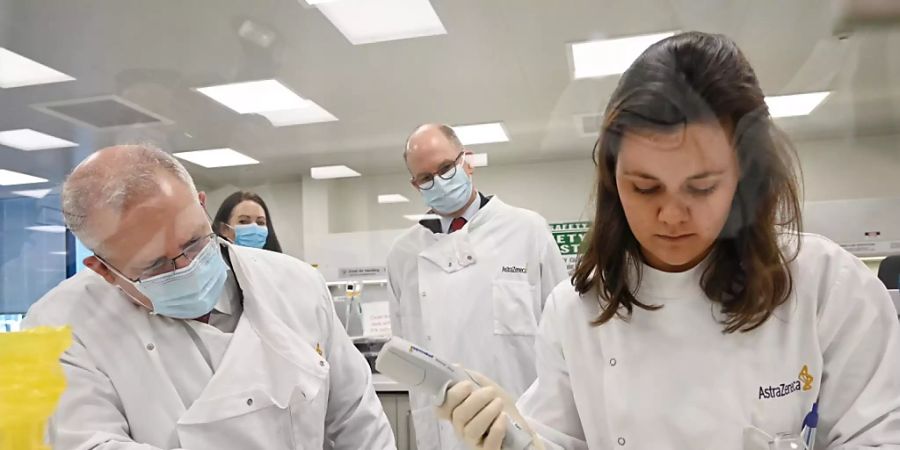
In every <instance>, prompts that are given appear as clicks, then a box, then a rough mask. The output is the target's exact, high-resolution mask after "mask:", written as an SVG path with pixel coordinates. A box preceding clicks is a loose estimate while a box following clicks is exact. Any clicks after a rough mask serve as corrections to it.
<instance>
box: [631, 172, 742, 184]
mask: <svg viewBox="0 0 900 450" xmlns="http://www.w3.org/2000/svg"><path fill="white" fill-rule="evenodd" d="M724 173H725V171H724V170H708V171H706V172H701V173H698V174H696V175H691V176H690V177H688V180H700V179H703V178H709V177H714V176H718V175H722V174H724ZM623 175H626V176H630V177H637V178H644V179H646V180H653V181H659V178H656V177H654V176H653V175H650V174H648V173H644V172H641V171H628V172H625V173H623Z"/></svg>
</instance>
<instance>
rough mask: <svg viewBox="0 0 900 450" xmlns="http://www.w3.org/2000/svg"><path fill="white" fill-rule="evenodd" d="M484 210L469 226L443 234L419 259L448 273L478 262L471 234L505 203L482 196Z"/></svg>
mask: <svg viewBox="0 0 900 450" xmlns="http://www.w3.org/2000/svg"><path fill="white" fill-rule="evenodd" d="M482 205H483V206H482V208H481V209H480V210H479V213H478V214H476V215H475V217H473V218H472V221H471V222H469V223H468V225H467V226H465V227H463V228H462V229H460V230H459V231H457V232H455V233H452V234H441V235H440V238H439V239H435V242H434V243H433V244H431V245H430V246H428V247H426V248H425V249H424V250H423V251H422V252H421V253H419V257H420V258H423V259H425V260H426V261H430V262H431V263H433V264H434V265H436V266H437V267H439V268H440V269H441V270H443V271H444V272H446V273H453V272H456V271H459V270H462V269H465V268H466V267H469V266H471V265H473V264H475V263H477V262H478V256H477V254H476V252H475V247H474V245H473V244H472V239H471V233H472V232H473V231H475V230H477V229H478V228H479V227H480V226H481V225H482V224H483V223H485V222H486V221H489V220H491V217H493V216H494V215H496V214H497V212H498V210H500V209H502V208H503V207H504V206H505V203H503V202H502V201H500V199H498V198H494V197H484V196H482Z"/></svg>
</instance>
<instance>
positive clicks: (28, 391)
mask: <svg viewBox="0 0 900 450" xmlns="http://www.w3.org/2000/svg"><path fill="white" fill-rule="evenodd" d="M71 344H72V332H71V330H70V329H69V328H67V327H62V328H49V327H40V328H35V329H32V330H27V331H20V332H14V333H0V450H50V447H48V446H46V445H45V444H44V437H45V434H46V431H47V419H49V418H50V415H51V414H53V411H54V410H55V409H56V404H57V402H59V397H60V396H61V395H62V393H63V390H65V387H66V379H65V375H64V374H63V369H62V366H61V365H60V363H59V358H60V356H61V355H62V353H63V352H64V351H65V350H66V349H67V348H69V345H71Z"/></svg>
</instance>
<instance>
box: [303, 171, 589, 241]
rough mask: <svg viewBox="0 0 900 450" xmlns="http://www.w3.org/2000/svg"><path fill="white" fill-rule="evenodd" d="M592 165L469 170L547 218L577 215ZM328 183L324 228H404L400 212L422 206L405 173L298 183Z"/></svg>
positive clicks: (489, 190)
mask: <svg viewBox="0 0 900 450" xmlns="http://www.w3.org/2000/svg"><path fill="white" fill-rule="evenodd" d="M593 177H594V167H593V164H592V163H591V162H590V160H587V161H557V162H546V163H540V164H522V165H513V166H502V167H491V166H488V167H479V168H476V169H475V175H474V182H475V186H476V188H477V189H478V190H480V191H481V192H484V193H485V194H489V195H496V196H498V198H501V199H502V200H503V201H504V202H506V203H509V204H511V205H514V206H519V207H522V208H527V209H531V210H534V211H537V212H538V213H539V214H541V215H543V216H544V217H545V218H546V219H547V220H548V221H550V222H554V221H571V220H579V219H581V218H584V217H588V216H587V215H586V211H587V209H586V207H587V205H588V199H589V197H590V194H591V191H592V190H593ZM316 184H318V185H320V186H328V188H327V191H328V192H327V194H325V195H327V196H328V199H327V204H328V213H329V219H328V230H329V231H330V232H332V233H345V232H353V231H366V230H384V229H392V228H406V227H409V226H410V225H411V224H412V222H410V221H409V220H407V219H404V218H403V215H405V214H422V213H424V212H425V211H426V210H427V209H428V208H427V207H426V206H425V204H424V203H423V202H422V200H421V197H420V196H419V193H418V192H417V191H415V190H414V189H413V188H412V186H410V184H409V174H408V173H407V172H399V173H395V174H389V175H376V176H368V177H360V178H354V179H349V180H333V181H324V182H323V181H316V180H305V181H304V186H309V185H316ZM378 194H402V195H404V196H406V197H407V198H409V199H410V202H409V203H400V204H387V205H384V204H378V202H377V198H378Z"/></svg>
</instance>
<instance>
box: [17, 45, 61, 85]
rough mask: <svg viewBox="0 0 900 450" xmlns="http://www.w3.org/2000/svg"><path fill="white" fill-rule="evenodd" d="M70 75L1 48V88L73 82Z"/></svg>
mask: <svg viewBox="0 0 900 450" xmlns="http://www.w3.org/2000/svg"><path fill="white" fill-rule="evenodd" d="M74 79H75V78H72V77H71V76H69V75H66V74H64V73H62V72H60V71H58V70H54V69H51V68H49V67H47V66H45V65H43V64H41V63H39V62H37V61H32V60H30V59H28V58H26V57H24V56H22V55H19V54H18V53H14V52H11V51H9V50H7V49H5V48H2V47H0V88H6V89H8V88H14V87H20V86H32V85H36V84H49V83H59V82H61V81H72V80H74Z"/></svg>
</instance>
